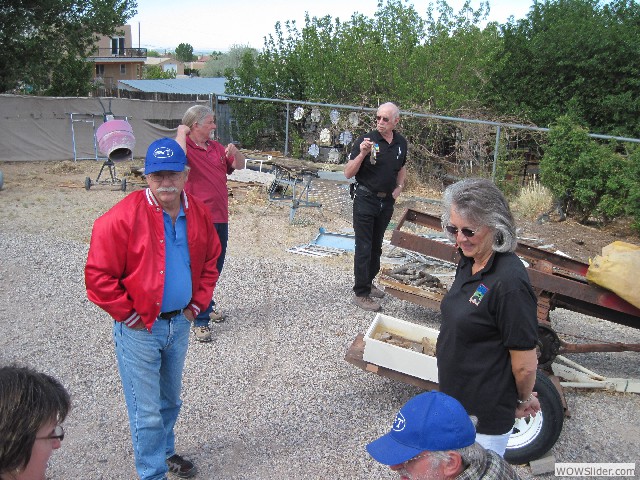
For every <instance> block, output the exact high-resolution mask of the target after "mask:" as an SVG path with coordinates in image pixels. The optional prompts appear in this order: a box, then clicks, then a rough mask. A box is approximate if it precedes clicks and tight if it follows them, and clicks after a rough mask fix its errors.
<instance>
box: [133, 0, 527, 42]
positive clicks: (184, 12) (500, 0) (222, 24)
mask: <svg viewBox="0 0 640 480" xmlns="http://www.w3.org/2000/svg"><path fill="white" fill-rule="evenodd" d="M533 1H534V0H489V6H490V10H491V13H490V15H489V21H496V22H499V23H505V22H506V20H507V19H508V18H509V16H511V15H513V16H514V17H515V18H516V19H519V18H524V17H525V16H526V15H527V13H528V12H529V8H530V7H531V5H533ZM137 3H138V8H137V10H138V14H137V15H135V16H134V17H132V18H131V19H129V21H128V22H127V23H128V25H131V33H132V36H133V47H141V48H148V49H151V50H157V51H159V52H163V51H164V50H167V51H173V50H175V48H176V47H177V46H178V45H179V44H180V43H188V44H190V45H191V46H192V47H193V51H194V53H211V52H213V51H222V52H227V51H229V48H230V47H232V46H233V45H248V46H250V47H254V48H256V49H258V50H261V49H262V47H263V45H264V37H265V36H267V35H269V34H273V33H274V32H275V29H274V25H275V24H276V22H278V21H280V22H281V23H282V24H284V22H285V21H286V20H295V21H296V24H297V26H298V28H299V29H300V28H302V27H303V26H304V15H305V12H308V13H309V16H310V17H314V16H315V17H324V16H325V15H331V17H332V18H334V19H335V18H340V20H341V21H348V20H349V19H350V18H351V15H352V14H353V13H354V12H358V13H362V14H363V15H365V16H367V17H369V18H373V15H374V13H375V11H376V10H377V5H378V0H313V1H312V0H235V1H229V0H227V1H224V2H223V1H220V0H213V1H212V0H182V1H176V0H137ZM411 3H412V4H413V6H414V8H415V9H416V11H417V12H418V13H419V14H420V15H421V16H422V17H423V18H424V17H425V16H426V11H427V7H428V5H429V3H430V2H429V0H412V1H411ZM434 3H435V2H434ZM447 3H448V4H449V6H451V7H452V8H453V10H454V12H456V13H457V11H458V10H459V9H460V8H461V7H462V5H463V4H464V0H447ZM479 5H480V0H471V6H472V8H474V9H477V8H478V7H479ZM138 24H139V28H138ZM138 41H139V42H138Z"/></svg>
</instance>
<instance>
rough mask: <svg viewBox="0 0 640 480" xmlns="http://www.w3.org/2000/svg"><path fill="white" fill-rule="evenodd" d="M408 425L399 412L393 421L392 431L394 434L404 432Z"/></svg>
mask: <svg viewBox="0 0 640 480" xmlns="http://www.w3.org/2000/svg"><path fill="white" fill-rule="evenodd" d="M406 424H407V421H406V420H405V419H404V416H403V415H402V413H400V412H398V415H396V419H395V420H394V421H393V427H391V430H393V431H394V432H401V431H402V430H404V427H405V425H406Z"/></svg>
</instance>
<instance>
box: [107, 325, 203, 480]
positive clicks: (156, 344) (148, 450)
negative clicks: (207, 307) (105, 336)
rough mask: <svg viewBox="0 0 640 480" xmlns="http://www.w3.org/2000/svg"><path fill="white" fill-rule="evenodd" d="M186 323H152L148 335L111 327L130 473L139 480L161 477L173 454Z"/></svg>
mask: <svg viewBox="0 0 640 480" xmlns="http://www.w3.org/2000/svg"><path fill="white" fill-rule="evenodd" d="M190 327H191V323H190V322H189V321H188V320H187V319H186V318H185V317H184V315H182V314H180V315H177V316H175V317H174V318H172V319H171V320H162V319H157V320H156V321H155V323H154V324H153V327H152V329H151V330H152V331H151V333H149V331H148V330H147V329H146V328H143V329H142V330H133V329H131V328H129V327H127V326H125V325H124V324H122V323H120V322H114V325H113V338H114V341H115V347H116V348H115V349H116V357H117V359H118V370H119V371H120V379H121V380H122V388H123V390H124V398H125V401H126V404H127V413H128V415H129V427H130V429H131V439H132V441H133V453H134V456H135V461H136V470H137V471H138V476H139V477H140V479H142V480H160V479H164V478H165V477H166V474H167V471H168V468H167V464H166V459H167V458H169V457H170V456H172V455H173V454H174V453H175V445H174V441H175V437H174V433H173V426H174V425H175V423H176V420H177V418H178V413H179V412H180V407H181V405H182V401H181V400H180V390H181V388H182V369H183V367H184V361H185V357H186V356H187V348H188V346H189V330H190Z"/></svg>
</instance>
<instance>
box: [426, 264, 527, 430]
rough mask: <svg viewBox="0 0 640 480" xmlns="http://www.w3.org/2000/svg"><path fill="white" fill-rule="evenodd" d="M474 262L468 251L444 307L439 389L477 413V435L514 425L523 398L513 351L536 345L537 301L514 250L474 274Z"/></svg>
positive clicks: (439, 352) (439, 351) (441, 308)
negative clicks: (511, 353) (520, 394)
mask: <svg viewBox="0 0 640 480" xmlns="http://www.w3.org/2000/svg"><path fill="white" fill-rule="evenodd" d="M472 265H473V260H472V259H470V258H467V257H465V256H464V255H463V256H462V259H461V260H460V263H459V264H458V269H457V271H456V278H455V280H454V282H453V285H452V286H451V289H450V290H449V292H448V293H447V295H446V296H445V297H444V299H443V300H442V303H441V305H440V310H441V312H442V325H441V329H440V334H439V335H438V343H437V358H438V381H439V384H440V386H439V388H440V391H441V392H444V393H446V394H447V395H451V396H452V397H454V398H456V399H458V401H460V403H462V405H463V406H464V408H465V409H466V410H467V412H468V413H469V415H475V416H476V417H478V427H477V430H478V433H483V434H487V435H500V434H503V433H506V432H508V431H509V429H510V428H511V427H512V426H513V423H514V420H515V409H516V400H517V398H518V392H517V389H516V383H515V378H514V376H513V372H512V370H511V358H510V355H509V350H531V349H532V348H534V347H535V346H536V343H537V339H538V322H537V318H536V313H537V307H536V305H537V301H536V295H535V293H534V291H533V289H532V288H531V283H530V282H529V276H528V275H527V271H526V269H525V267H524V265H523V264H522V262H521V261H520V259H519V258H518V257H517V256H516V255H515V254H514V253H494V254H493V255H492V257H491V258H490V259H489V262H488V263H487V265H486V266H485V268H484V269H483V270H481V271H480V272H478V273H476V274H475V275H472V274H471V266H472Z"/></svg>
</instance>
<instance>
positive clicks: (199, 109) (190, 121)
mask: <svg viewBox="0 0 640 480" xmlns="http://www.w3.org/2000/svg"><path fill="white" fill-rule="evenodd" d="M208 116H212V117H214V116H215V115H214V113H213V110H211V109H210V108H209V107H207V106H206V105H194V106H193V107H189V109H188V110H187V111H186V112H185V113H184V115H183V117H182V124H183V125H186V126H187V127H189V128H191V127H193V125H194V124H195V123H202V121H203V120H204V119H205V118H207V117H208Z"/></svg>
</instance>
